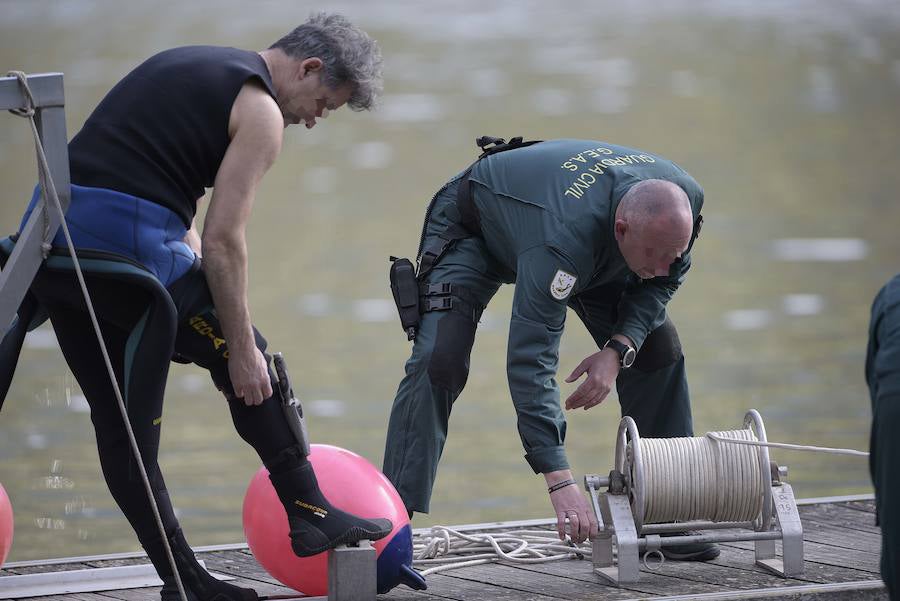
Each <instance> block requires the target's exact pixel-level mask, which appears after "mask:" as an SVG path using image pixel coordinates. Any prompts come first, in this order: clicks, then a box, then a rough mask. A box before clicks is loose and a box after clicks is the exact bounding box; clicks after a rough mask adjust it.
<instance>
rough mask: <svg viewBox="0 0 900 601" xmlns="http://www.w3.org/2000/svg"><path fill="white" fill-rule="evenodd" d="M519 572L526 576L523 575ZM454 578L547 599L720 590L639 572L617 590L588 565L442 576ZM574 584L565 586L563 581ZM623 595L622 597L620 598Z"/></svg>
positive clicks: (497, 567) (483, 569)
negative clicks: (535, 593)
mask: <svg viewBox="0 0 900 601" xmlns="http://www.w3.org/2000/svg"><path fill="white" fill-rule="evenodd" d="M523 572H527V575H526V574H524V573H523ZM446 574H448V575H452V576H454V577H457V578H465V579H468V580H473V581H476V582H492V583H495V584H498V585H502V586H505V587H508V588H510V589H512V590H536V591H538V592H542V593H544V594H547V595H548V596H556V597H562V598H565V599H571V598H572V596H571V595H572V591H574V592H576V593H577V594H578V595H581V596H579V597H576V598H579V599H632V598H634V597H635V595H636V594H641V593H644V594H646V593H650V594H655V595H659V594H672V593H673V592H677V593H678V594H691V593H705V592H715V591H720V590H723V589H722V588H721V587H718V586H715V585H711V584H709V583H702V582H693V581H690V580H684V579H681V578H673V577H670V576H666V575H661V574H656V573H652V572H647V571H642V572H641V580H640V582H637V583H630V584H627V585H624V586H622V587H620V588H616V587H612V586H609V585H606V584H604V583H603V581H602V580H601V578H600V577H599V576H597V575H595V574H594V572H593V564H591V562H589V561H577V560H573V561H565V562H559V561H554V562H549V563H541V564H515V565H514V566H513V565H505V564H490V565H486V566H473V567H471V568H461V569H459V570H451V571H449V572H446ZM567 580H568V581H575V583H573V582H566V581H567ZM623 593H624V596H622V595H623Z"/></svg>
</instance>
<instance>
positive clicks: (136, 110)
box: [69, 46, 275, 227]
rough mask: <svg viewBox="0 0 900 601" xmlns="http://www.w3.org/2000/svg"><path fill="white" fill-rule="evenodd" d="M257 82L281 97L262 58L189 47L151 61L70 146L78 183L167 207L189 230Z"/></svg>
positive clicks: (111, 96) (112, 96) (112, 94)
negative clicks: (249, 86) (237, 104)
mask: <svg viewBox="0 0 900 601" xmlns="http://www.w3.org/2000/svg"><path fill="white" fill-rule="evenodd" d="M254 77H255V78H256V79H257V80H259V81H260V82H261V83H262V85H263V86H264V87H265V88H266V89H267V90H268V92H269V93H270V94H271V95H272V97H273V98H274V97H275V91H274V87H273V85H272V78H271V76H270V74H269V71H268V69H267V68H266V64H265V62H264V61H263V59H262V57H261V56H259V54H257V53H256V52H250V51H247V50H239V49H237V48H221V47H216V46H187V47H183V48H174V49H172V50H166V51H164V52H161V53H159V54H157V55H155V56H152V57H150V58H149V59H147V60H146V61H145V62H144V63H142V64H141V65H139V66H138V67H137V68H136V69H134V70H133V71H132V72H131V73H129V74H128V75H126V76H125V78H124V79H122V80H121V81H120V82H119V83H118V84H116V86H115V87H114V88H113V89H112V90H110V92H109V93H108V94H107V95H106V97H105V98H104V99H103V100H102V101H101V102H100V104H99V105H98V106H97V108H96V109H95V110H94V112H93V113H92V114H91V116H90V117H88V120H87V121H86V122H85V124H84V126H83V127H82V129H81V131H80V132H78V134H77V135H76V136H75V137H74V138H73V139H72V141H71V142H70V143H69V160H70V165H71V180H72V183H73V184H78V185H81V186H89V187H94V188H106V189H110V190H115V191H118V192H122V193H125V194H130V195H133V196H137V197H139V198H144V199H146V200H149V201H152V202H155V203H158V204H161V205H163V206H164V207H167V208H168V209H171V210H172V211H174V212H175V213H176V214H177V215H178V216H179V217H180V218H181V219H182V221H184V223H185V226H186V227H190V224H191V221H192V220H193V218H194V215H195V213H196V211H197V199H199V198H200V197H201V196H203V193H204V188H209V187H212V185H213V182H214V180H215V177H216V172H217V171H218V170H219V165H220V164H221V163H222V159H223V158H224V156H225V150H226V149H227V148H228V143H229V141H230V140H229V137H228V119H229V116H230V114H231V106H232V104H234V100H235V98H236V97H237V94H238V92H239V91H240V89H241V86H243V85H244V83H245V82H246V81H247V80H248V79H251V78H254Z"/></svg>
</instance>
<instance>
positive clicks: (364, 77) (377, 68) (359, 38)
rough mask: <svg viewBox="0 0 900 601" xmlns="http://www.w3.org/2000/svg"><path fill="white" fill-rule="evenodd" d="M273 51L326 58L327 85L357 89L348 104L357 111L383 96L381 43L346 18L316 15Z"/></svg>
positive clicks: (276, 45)
mask: <svg viewBox="0 0 900 601" xmlns="http://www.w3.org/2000/svg"><path fill="white" fill-rule="evenodd" d="M270 48H278V49H279V50H281V51H282V52H284V53H285V54H287V55H288V56H290V57H291V58H295V59H299V60H303V59H305V58H312V57H317V58H320V59H322V63H323V65H324V69H323V70H324V74H323V78H324V82H325V85H327V86H328V87H329V88H331V89H336V88H338V87H340V86H342V85H343V84H350V86H351V87H352V88H353V92H352V94H351V95H350V99H349V100H348V101H347V105H348V106H349V107H350V108H351V109H353V110H354V111H365V110H369V109H371V108H372V107H373V106H374V105H375V101H376V99H377V98H378V96H379V95H380V94H381V91H382V87H383V84H382V75H381V67H382V60H381V50H380V49H379V48H378V43H377V42H376V41H375V40H373V39H372V38H370V37H369V35H368V34H367V33H366V32H364V31H363V30H362V29H360V28H358V27H356V26H355V25H353V23H351V22H350V21H349V20H347V18H346V17H343V16H341V15H337V14H328V13H324V12H320V13H314V14H313V15H311V16H310V17H309V20H308V21H306V23H304V24H302V25H300V26H298V27H296V28H295V29H294V30H293V31H291V32H290V33H289V34H287V35H286V36H284V37H283V38H281V39H280V40H278V41H277V42H275V43H274V44H272V45H271V46H270Z"/></svg>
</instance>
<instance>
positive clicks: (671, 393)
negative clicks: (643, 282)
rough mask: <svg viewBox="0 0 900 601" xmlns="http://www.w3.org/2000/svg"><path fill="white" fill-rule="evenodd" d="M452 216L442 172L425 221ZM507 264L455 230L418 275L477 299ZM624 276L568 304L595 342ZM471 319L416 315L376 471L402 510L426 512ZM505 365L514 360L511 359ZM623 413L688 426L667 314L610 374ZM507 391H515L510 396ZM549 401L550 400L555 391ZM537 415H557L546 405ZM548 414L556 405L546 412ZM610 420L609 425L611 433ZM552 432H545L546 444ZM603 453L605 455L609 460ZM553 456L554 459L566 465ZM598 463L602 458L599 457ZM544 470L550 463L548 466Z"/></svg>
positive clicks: (431, 230)
mask: <svg viewBox="0 0 900 601" xmlns="http://www.w3.org/2000/svg"><path fill="white" fill-rule="evenodd" d="M459 219H460V216H459V210H458V208H457V206H456V186H455V185H453V182H451V184H450V185H448V186H447V187H445V188H444V189H443V190H442V191H441V192H440V193H439V194H438V196H437V197H436V200H435V201H434V208H433V210H432V212H431V214H430V216H429V218H428V222H427V223H426V231H425V233H426V236H435V235H437V234H439V233H441V232H443V231H444V230H445V229H446V228H447V227H449V226H450V225H451V224H452V223H456V222H458V221H459ZM514 279H515V274H514V273H512V272H511V271H510V270H509V269H507V268H505V267H504V266H503V265H501V264H499V263H498V262H497V261H496V260H495V259H494V258H493V257H492V255H491V254H490V253H489V252H488V250H487V247H486V245H485V242H484V240H483V239H481V238H480V237H477V236H473V237H469V238H464V239H462V240H458V241H456V242H455V243H454V245H453V246H452V247H451V248H450V249H449V250H448V251H447V252H446V253H445V254H444V256H443V257H442V258H441V259H440V260H439V261H438V263H437V265H435V267H434V269H433V270H432V271H431V272H430V273H429V274H428V275H427V276H426V278H425V281H426V283H434V284H437V283H449V284H453V285H457V286H462V287H464V288H466V289H467V290H468V292H469V294H470V295H471V297H473V298H474V299H477V302H478V303H480V304H481V305H482V306H486V305H487V304H488V302H489V301H490V299H491V298H492V297H493V295H494V294H495V293H496V292H497V289H498V288H499V287H500V285H501V284H503V283H511V282H513V281H514ZM623 289H624V282H622V283H621V284H615V285H605V286H600V287H597V288H594V289H589V290H586V291H585V292H583V293H581V294H579V295H576V296H574V297H573V298H572V299H570V302H569V305H570V307H571V308H573V309H574V310H575V311H576V313H577V314H578V315H579V317H580V318H581V319H582V321H583V322H584V323H585V326H586V327H587V328H588V330H589V332H590V333H591V335H592V337H593V338H594V340H596V341H597V344H598V345H601V346H602V344H603V343H605V342H606V340H607V339H608V338H609V336H610V335H611V334H612V331H611V330H612V327H613V325H614V324H615V322H616V313H615V310H616V309H615V308H616V306H617V304H618V300H619V295H621V292H622V290H623ZM476 325H477V324H476V322H475V319H473V318H472V316H470V315H465V314H463V313H461V312H455V311H429V312H426V313H424V314H423V315H422V320H421V323H420V325H419V329H418V334H417V336H416V339H415V343H414V345H413V349H412V354H411V356H410V358H409V360H408V361H407V363H406V375H405V376H404V378H403V380H402V381H401V383H400V386H399V388H398V390H397V395H396V397H395V399H394V404H393V407H392V409H391V415H390V421H389V424H388V431H387V440H386V443H385V453H384V466H383V471H384V474H385V475H386V476H387V477H388V478H389V479H390V480H391V482H392V483H393V484H394V486H395V487H396V488H397V491H398V492H399V493H400V496H401V498H402V499H403V502H404V504H405V505H406V508H407V510H408V511H410V512H413V511H417V512H423V513H427V512H428V510H429V504H430V500H431V491H432V487H433V485H434V481H435V477H436V474H437V466H438V462H439V461H440V457H441V452H442V451H443V448H444V443H445V442H446V440H447V430H448V422H449V419H450V412H451V409H452V407H453V403H454V402H455V401H456V399H457V398H458V397H459V395H460V393H461V392H462V390H463V387H464V386H465V383H466V379H467V377H468V373H469V359H470V355H471V349H472V345H473V343H474V340H475V330H476ZM510 369H516V366H515V365H512V366H510ZM616 386H617V390H618V393H619V402H620V404H621V407H622V414H623V415H630V416H631V417H633V418H634V419H635V421H636V423H637V426H638V429H639V432H640V433H641V435H643V436H648V437H675V436H692V435H693V427H692V419H691V409H690V397H689V394H688V386H687V377H686V373H685V365H684V357H683V355H682V353H681V346H680V343H679V342H678V337H677V334H676V333H675V328H674V326H672V324H671V321H669V320H667V321H666V322H665V323H664V324H663V325H662V326H660V327H659V328H657V329H656V330H654V331H653V332H651V334H650V335H649V336H648V337H647V339H646V341H645V343H644V345H643V346H642V347H641V350H640V352H639V353H638V356H637V360H636V362H635V365H634V366H633V367H632V368H631V369H628V370H624V371H622V372H621V373H620V375H619V378H618V380H617V382H616ZM514 400H515V399H514ZM555 402H556V403H558V401H555ZM547 409H548V410H547V411H546V412H544V413H545V414H546V415H547V418H546V419H559V420H561V421H562V422H563V423H561V424H560V426H561V428H562V430H561V431H562V432H563V433H564V432H565V429H564V428H565V424H564V418H563V417H562V415H561V413H560V412H559V410H558V408H547ZM554 415H559V418H555V417H554ZM614 433H615V426H614V425H610V427H609V435H610V436H613V435H614ZM558 444H559V442H558V441H549V440H548V441H547V445H548V446H553V445H558ZM611 461H612V458H611V457H610V458H608V461H607V462H603V461H601V463H608V462H611ZM567 467H568V465H567V464H565V465H559V466H555V467H554V469H563V468H567ZM598 467H602V465H598ZM547 471H550V470H547Z"/></svg>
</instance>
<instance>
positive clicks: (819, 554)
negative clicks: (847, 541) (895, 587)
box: [727, 541, 880, 574]
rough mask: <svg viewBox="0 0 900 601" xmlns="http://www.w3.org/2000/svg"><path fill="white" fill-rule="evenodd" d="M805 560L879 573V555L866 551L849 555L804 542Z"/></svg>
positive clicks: (746, 545) (744, 546)
mask: <svg viewBox="0 0 900 601" xmlns="http://www.w3.org/2000/svg"><path fill="white" fill-rule="evenodd" d="M727 544H728V546H733V547H738V548H741V549H750V550H752V549H753V543H749V542H747V543H743V542H738V543H727ZM803 559H804V561H805V562H815V563H821V564H826V565H831V566H837V567H845V568H853V569H856V570H860V571H863V572H869V573H872V574H877V573H879V568H878V565H879V560H880V557H879V555H876V554H874V553H866V552H865V551H854V552H853V553H848V552H847V551H846V549H841V548H840V547H835V546H833V545H823V544H821V543H814V542H810V541H804V543H803Z"/></svg>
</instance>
